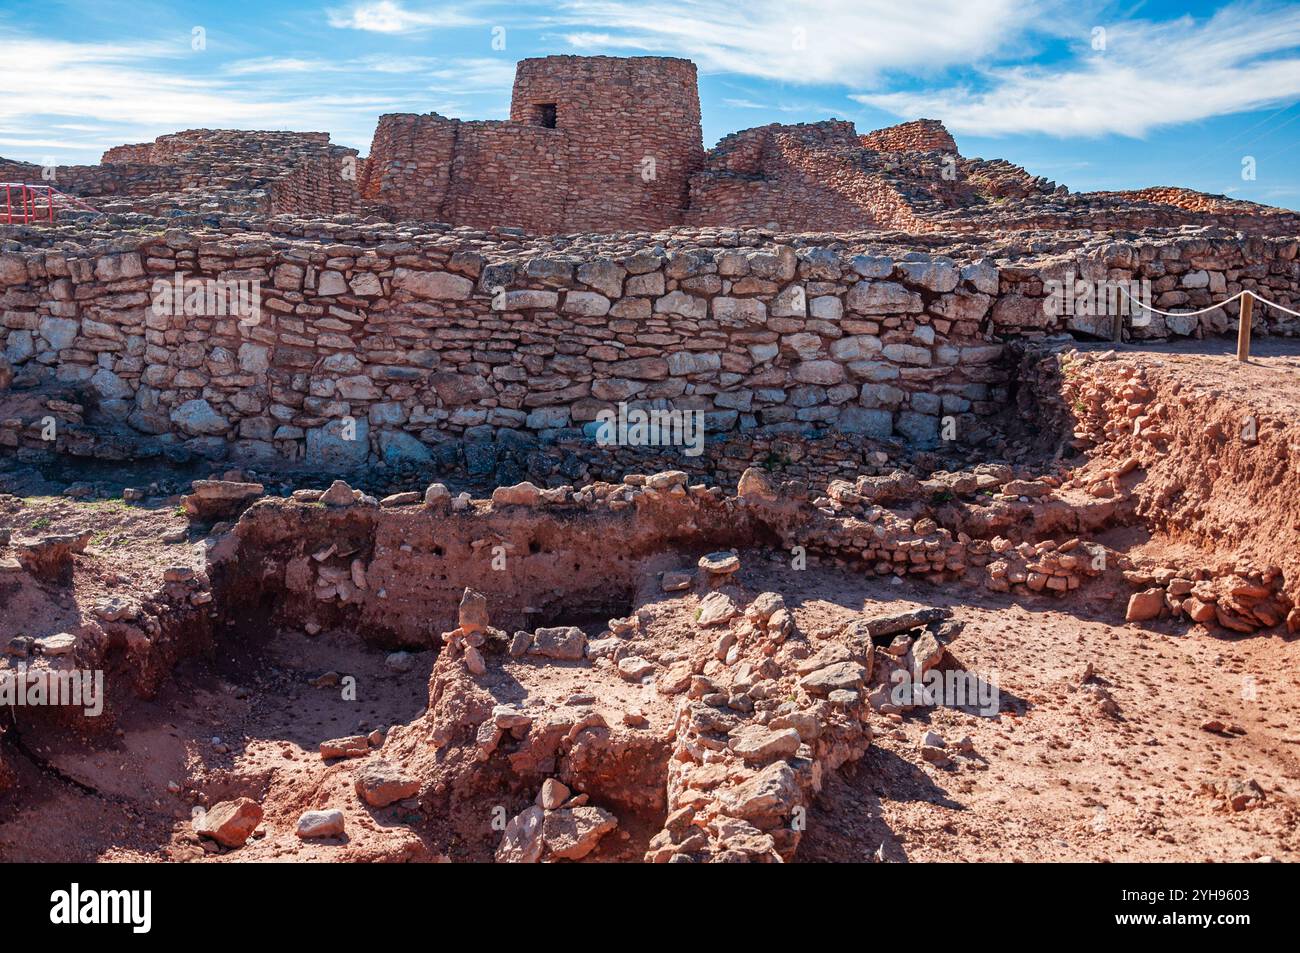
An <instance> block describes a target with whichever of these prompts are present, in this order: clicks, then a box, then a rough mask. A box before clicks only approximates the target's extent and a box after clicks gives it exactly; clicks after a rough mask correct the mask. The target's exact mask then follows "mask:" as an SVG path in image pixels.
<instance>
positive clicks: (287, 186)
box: [0, 129, 364, 215]
mask: <svg viewBox="0 0 1300 953" xmlns="http://www.w3.org/2000/svg"><path fill="white" fill-rule="evenodd" d="M363 168H364V163H363V162H362V161H361V160H360V159H359V157H358V155H357V151H356V150H355V149H349V148H347V147H345V146H337V145H333V144H331V143H330V141H329V133H325V132H249V131H244V130H238V129H188V130H186V131H184V132H178V133H175V134H173V135H169V136H159V137H158V139H157V140H155V141H154V142H146V143H137V144H133V145H125V146H117V147H115V148H112V149H109V150H108V151H107V152H105V153H104V156H103V164H102V165H96V166H54V167H52V168H48V169H47V168H43V167H42V166H38V165H34V164H32V163H29V162H12V161H8V160H3V159H0V179H3V180H7V181H12V182H28V183H40V184H48V185H51V186H53V187H54V188H56V189H58V190H60V191H62V192H66V193H69V194H72V195H79V196H85V197H86V198H88V199H90V200H92V203H93V204H94V205H95V207H96V208H98V209H100V210H105V211H114V210H123V211H125V210H132V211H149V212H154V213H163V212H167V211H170V210H176V209H185V208H193V209H195V210H212V209H213V208H221V209H225V210H240V211H248V212H254V213H261V214H270V215H275V214H280V213H285V212H310V213H327V214H333V213H336V212H348V211H352V210H354V209H355V208H356V207H357V205H358V202H357V188H356V182H357V179H358V178H359V177H360V176H361V174H362V170H363Z"/></svg>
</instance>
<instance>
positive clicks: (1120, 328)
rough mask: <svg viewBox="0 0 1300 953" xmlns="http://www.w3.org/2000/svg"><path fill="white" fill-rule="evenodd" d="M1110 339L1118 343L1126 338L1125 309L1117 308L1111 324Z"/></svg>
mask: <svg viewBox="0 0 1300 953" xmlns="http://www.w3.org/2000/svg"><path fill="white" fill-rule="evenodd" d="M1110 339H1111V341H1113V342H1114V343H1116V344H1119V343H1121V342H1122V341H1123V340H1124V309H1122V308H1116V309H1115V318H1114V320H1113V321H1112V322H1111V326H1110Z"/></svg>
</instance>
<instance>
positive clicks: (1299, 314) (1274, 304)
mask: <svg viewBox="0 0 1300 953" xmlns="http://www.w3.org/2000/svg"><path fill="white" fill-rule="evenodd" d="M1118 289H1119V293H1120V294H1122V295H1123V296H1124V297H1126V298H1128V299H1129V300H1130V301H1132V302H1133V303H1134V304H1135V305H1137V306H1138V307H1139V308H1141V309H1142V310H1143V311H1150V312H1151V313H1152V314H1161V315H1164V316H1165V317H1166V318H1185V317H1191V316H1192V315H1197V314H1209V313H1210V312H1211V311H1218V310H1219V309H1220V308H1222V307H1223V306H1224V305H1225V304H1232V302H1234V301H1236V300H1237V299H1238V298H1240V297H1241V296H1242V295H1247V294H1248V295H1250V296H1251V297H1252V298H1254V299H1255V300H1256V301H1258V302H1259V303H1260V304H1263V305H1268V306H1269V307H1270V308H1276V309H1277V310H1278V311H1285V312H1286V313H1287V314H1292V315H1295V316H1296V317H1297V318H1300V311H1292V310H1291V309H1290V308H1284V307H1282V305H1280V304H1278V303H1277V302H1276V301H1269V300H1268V299H1267V298H1261V297H1260V296H1259V295H1257V294H1255V292H1253V291H1251V290H1249V289H1243V290H1241V291H1238V292H1237V293H1236V294H1235V295H1233V296H1232V297H1231V298H1225V299H1224V300H1223V301H1220V302H1219V303H1218V304H1212V305H1210V306H1209V307H1208V308H1201V309H1200V310H1198V311H1161V310H1160V309H1159V308H1153V307H1151V306H1150V305H1148V304H1143V303H1142V302H1141V301H1139V300H1138V299H1137V298H1135V297H1133V296H1132V295H1131V294H1129V293H1128V289H1126V288H1125V287H1124V286H1123V285H1119V286H1118Z"/></svg>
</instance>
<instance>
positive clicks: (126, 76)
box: [0, 34, 448, 163]
mask: <svg viewBox="0 0 1300 953" xmlns="http://www.w3.org/2000/svg"><path fill="white" fill-rule="evenodd" d="M202 55H204V54H203V53H195V52H192V51H191V50H190V48H189V45H188V43H186V44H184V45H183V46H177V45H174V44H171V45H166V46H160V45H159V44H156V43H151V42H139V43H129V44H94V43H73V42H69V41H63V40H45V39H31V38H26V37H14V36H12V35H5V34H0V89H3V90H5V91H6V93H7V95H5V96H0V129H3V130H5V131H6V133H11V132H12V133H15V134H14V135H9V136H8V138H7V141H6V143H5V144H4V150H5V154H6V157H8V158H21V159H27V160H29V161H30V160H33V159H34V160H38V161H39V160H42V159H43V158H44V156H45V153H46V151H47V150H57V151H58V153H59V154H60V155H61V156H62V157H63V158H61V161H67V162H81V163H90V162H97V161H98V160H99V155H100V153H102V152H103V150H104V149H105V148H106V147H107V145H116V144H120V143H125V142H143V141H146V140H150V139H153V138H155V137H156V136H159V135H162V134H164V133H171V132H176V131H178V130H181V129H193V128H198V127H207V128H220V127H227V128H237V129H295V130H323V131H328V132H330V133H332V134H333V138H334V141H336V142H341V143H344V144H347V145H351V146H355V147H357V148H360V149H361V150H362V152H365V151H366V150H367V149H368V147H369V143H370V138H371V135H372V134H373V132H374V128H375V122H376V120H377V119H378V117H379V115H380V114H382V113H385V112H425V111H427V110H428V109H429V108H430V107H429V97H428V96H427V94H426V93H425V92H423V91H422V90H420V89H419V88H418V86H416V85H415V84H412V83H411V82H410V81H409V80H401V81H398V82H396V83H393V84H392V85H388V83H390V82H391V79H386V78H385V77H386V76H389V74H391V73H392V70H391V69H390V70H382V69H378V68H376V67H375V66H374V65H373V64H372V63H371V61H370V59H369V58H368V57H362V58H359V59H357V60H352V61H344V62H338V63H328V62H324V61H322V62H320V63H318V62H316V61H314V60H298V59H289V60H279V59H274V58H269V57H268V58H266V59H264V60H242V61H237V62H236V63H234V64H230V65H228V66H227V68H226V69H224V70H221V69H219V70H218V71H217V72H216V73H213V74H209V75H207V76H189V75H184V74H182V72H181V70H180V69H179V67H181V66H188V65H189V64H188V62H185V61H186V60H188V58H189V57H193V56H202ZM439 62H440V65H441V66H443V67H444V68H448V63H447V61H446V60H441V61H439ZM30 63H41V64H42V69H40V70H33V69H31V68H30V67H29V66H28V65H27V64H30ZM389 65H392V64H389ZM405 65H410V64H409V63H407V64H405ZM405 65H404V66H403V68H405ZM322 72H330V73H331V74H332V75H331V79H330V80H329V81H328V82H327V84H324V85H323V84H322V83H321V82H319V81H318V80H317V79H316V77H317V76H318V75H319V74H320V73H322ZM322 87H323V88H322ZM92 123H93V124H92ZM29 131H30V133H37V134H28V133H29ZM20 132H21V133H24V134H27V135H22V134H19V133H20ZM54 133H57V135H51V134H54ZM24 139H31V140H34V141H30V142H25V141H21V140H24Z"/></svg>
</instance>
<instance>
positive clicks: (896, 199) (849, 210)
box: [686, 121, 925, 231]
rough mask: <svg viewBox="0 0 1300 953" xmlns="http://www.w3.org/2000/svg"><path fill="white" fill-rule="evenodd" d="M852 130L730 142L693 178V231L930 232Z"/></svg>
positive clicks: (689, 216)
mask: <svg viewBox="0 0 1300 953" xmlns="http://www.w3.org/2000/svg"><path fill="white" fill-rule="evenodd" d="M874 160H875V154H874V153H871V152H868V151H866V150H864V149H863V148H862V146H861V145H860V143H859V141H858V135H857V132H856V130H855V129H854V127H853V124H852V123H851V122H842V121H829V122H820V123H808V124H801V125H795V126H783V125H778V124H773V125H770V126H760V127H758V128H756V129H747V130H745V131H743V132H738V133H735V134H734V135H731V136H727V137H726V138H725V139H723V140H722V141H721V142H719V143H718V145H717V146H716V147H715V148H714V149H713V150H712V151H711V152H710V153H709V159H708V165H707V167H706V168H705V169H704V170H702V171H701V172H699V173H697V174H696V175H694V176H692V177H691V183H690V192H691V198H690V201H691V206H690V209H689V210H688V211H687V213H686V220H687V222H688V223H690V224H692V225H728V224H735V223H738V222H743V223H748V224H764V225H766V224H769V223H776V224H777V225H779V226H780V227H783V228H790V229H795V230H799V229H808V230H833V231H851V230H854V229H859V228H864V227H886V228H900V229H911V230H916V231H924V230H925V225H924V223H923V222H921V221H920V220H919V219H917V218H916V217H915V216H914V215H912V214H911V210H910V208H909V207H908V204H907V202H905V201H904V200H903V197H902V196H901V195H900V194H899V193H898V191H897V189H896V188H894V187H893V186H891V185H890V184H889V183H888V182H887V181H885V179H884V178H882V177H881V176H880V175H877V174H874V173H875V172H876V170H875V169H874V168H871V166H870V163H872V162H873V161H874Z"/></svg>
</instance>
